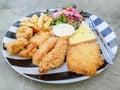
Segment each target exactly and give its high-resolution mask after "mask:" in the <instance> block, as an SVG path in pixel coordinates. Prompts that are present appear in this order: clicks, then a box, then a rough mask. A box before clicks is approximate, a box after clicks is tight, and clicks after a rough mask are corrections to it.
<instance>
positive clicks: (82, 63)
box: [66, 43, 104, 76]
mask: <svg viewBox="0 0 120 90" xmlns="http://www.w3.org/2000/svg"><path fill="white" fill-rule="evenodd" d="M66 61H67V66H68V70H69V71H71V72H75V73H77V74H83V75H88V76H94V75H96V71H97V69H98V68H99V67H100V66H101V65H102V64H103V63H104V62H103V59H102V57H101V55H100V48H99V45H98V44H97V43H83V44H78V45H75V46H72V47H71V48H70V49H69V51H68V53H67V59H66Z"/></svg>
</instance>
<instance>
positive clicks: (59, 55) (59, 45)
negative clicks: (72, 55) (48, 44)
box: [39, 37, 69, 73]
mask: <svg viewBox="0 0 120 90" xmlns="http://www.w3.org/2000/svg"><path fill="white" fill-rule="evenodd" d="M68 46H69V40H68V37H60V38H58V40H57V42H56V45H55V47H54V48H53V49H52V50H51V51H50V52H49V53H48V54H47V55H46V56H45V57H44V58H43V59H42V61H41V62H40V64H39V72H40V73H46V72H47V71H48V70H50V69H52V68H58V67H60V66H61V65H62V64H63V63H64V58H65V55H66V52H67V49H68Z"/></svg>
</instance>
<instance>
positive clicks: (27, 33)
mask: <svg viewBox="0 0 120 90" xmlns="http://www.w3.org/2000/svg"><path fill="white" fill-rule="evenodd" d="M32 35H33V30H32V29H31V28H30V27H28V26H20V27H19V28H18V29H17V31H16V37H17V38H25V39H27V40H29V39H30V38H31V37H32Z"/></svg>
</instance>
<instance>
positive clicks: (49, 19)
mask: <svg viewBox="0 0 120 90" xmlns="http://www.w3.org/2000/svg"><path fill="white" fill-rule="evenodd" d="M51 22H52V18H51V17H49V18H48V20H47V22H45V24H44V25H43V26H44V28H45V29H47V28H49V26H50V24H51Z"/></svg>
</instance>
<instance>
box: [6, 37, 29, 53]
mask: <svg viewBox="0 0 120 90" xmlns="http://www.w3.org/2000/svg"><path fill="white" fill-rule="evenodd" d="M27 44H28V41H27V40H26V39H24V38H19V39H17V40H15V41H12V42H8V43H5V47H6V48H7V51H8V53H9V55H15V54H17V53H18V52H19V51H20V50H22V49H24V47H25V46H26V45H27Z"/></svg>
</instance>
